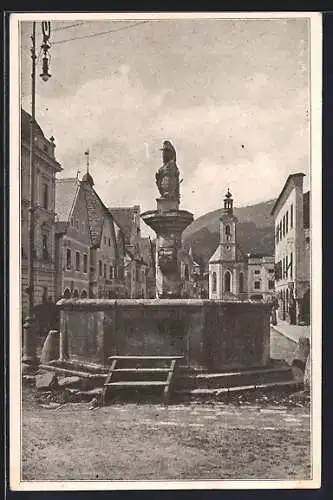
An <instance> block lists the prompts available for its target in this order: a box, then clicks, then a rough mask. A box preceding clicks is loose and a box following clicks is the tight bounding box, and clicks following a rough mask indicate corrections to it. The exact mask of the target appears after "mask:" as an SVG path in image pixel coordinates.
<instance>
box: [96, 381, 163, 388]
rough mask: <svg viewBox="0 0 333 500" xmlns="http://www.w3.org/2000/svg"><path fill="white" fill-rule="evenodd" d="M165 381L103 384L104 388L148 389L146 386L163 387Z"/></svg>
mask: <svg viewBox="0 0 333 500" xmlns="http://www.w3.org/2000/svg"><path fill="white" fill-rule="evenodd" d="M165 384H166V382H165V380H163V381H160V380H158V381H157V380H140V381H138V380H135V381H132V380H131V381H126V382H125V381H123V382H108V383H107V384H104V385H105V386H108V387H109V386H112V387H146V386H147V387H148V386H165Z"/></svg>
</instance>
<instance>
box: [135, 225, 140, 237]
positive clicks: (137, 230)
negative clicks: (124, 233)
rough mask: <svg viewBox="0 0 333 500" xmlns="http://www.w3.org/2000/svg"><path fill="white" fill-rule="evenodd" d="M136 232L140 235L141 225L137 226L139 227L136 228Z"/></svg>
mask: <svg viewBox="0 0 333 500" xmlns="http://www.w3.org/2000/svg"><path fill="white" fill-rule="evenodd" d="M136 234H137V235H138V236H139V235H140V228H139V227H137V228H136Z"/></svg>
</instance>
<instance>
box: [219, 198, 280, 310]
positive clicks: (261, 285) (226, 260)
mask: <svg viewBox="0 0 333 500" xmlns="http://www.w3.org/2000/svg"><path fill="white" fill-rule="evenodd" d="M237 225H238V220H237V217H236V216H235V215H234V207H233V198H232V194H231V193H230V191H229V189H228V190H227V193H226V195H225V198H224V201H223V212H222V215H221V217H220V243H219V245H218V247H217V249H216V250H215V252H214V254H213V255H212V257H211V258H210V259H209V298H210V299H216V300H217V299H218V300H248V299H250V300H251V299H252V300H263V301H267V300H271V299H272V297H273V295H274V257H273V256H262V255H260V256H259V255H253V254H244V253H243V251H242V249H241V248H240V245H239V244H238V242H237Z"/></svg>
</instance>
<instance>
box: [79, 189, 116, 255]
mask: <svg viewBox="0 0 333 500" xmlns="http://www.w3.org/2000/svg"><path fill="white" fill-rule="evenodd" d="M81 184H82V185H83V186H84V188H85V195H86V204H87V210H88V221H89V230H90V239H91V245H92V246H93V247H94V246H99V245H100V242H101V237H102V231H103V225H104V218H105V217H106V216H107V215H108V216H109V217H110V218H112V215H111V214H110V212H109V211H108V210H107V208H106V206H105V205H104V203H103V202H102V200H101V199H100V197H99V196H98V194H97V193H96V191H95V190H94V189H93V187H92V186H91V184H90V183H89V182H84V181H81Z"/></svg>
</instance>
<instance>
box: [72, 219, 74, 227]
mask: <svg viewBox="0 0 333 500" xmlns="http://www.w3.org/2000/svg"><path fill="white" fill-rule="evenodd" d="M71 226H72V227H74V218H73V217H71Z"/></svg>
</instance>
